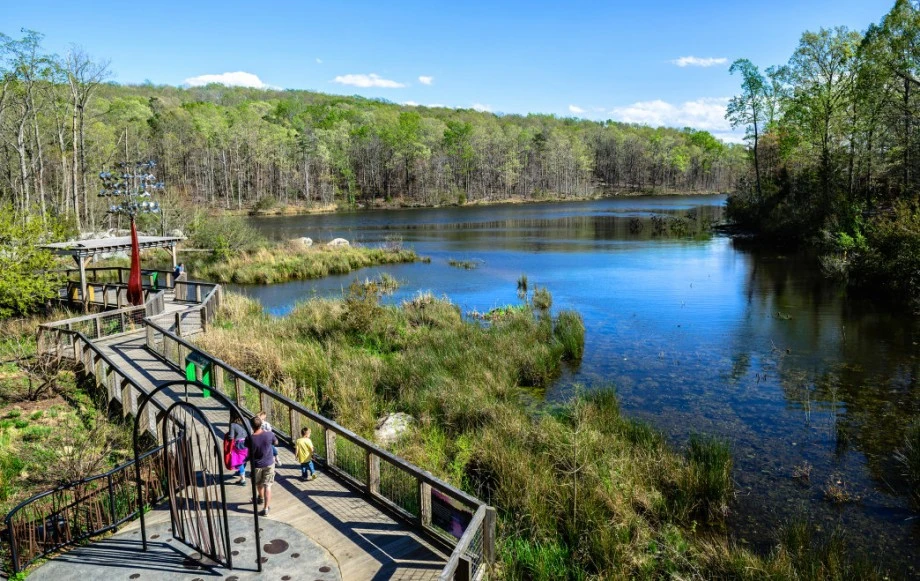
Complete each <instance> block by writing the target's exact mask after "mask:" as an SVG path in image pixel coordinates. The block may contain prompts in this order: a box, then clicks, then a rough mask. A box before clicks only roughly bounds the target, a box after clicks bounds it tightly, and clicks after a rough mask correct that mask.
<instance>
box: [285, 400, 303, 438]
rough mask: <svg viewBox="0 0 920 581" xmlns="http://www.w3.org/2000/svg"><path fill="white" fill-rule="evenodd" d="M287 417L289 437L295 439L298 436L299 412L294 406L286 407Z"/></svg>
mask: <svg viewBox="0 0 920 581" xmlns="http://www.w3.org/2000/svg"><path fill="white" fill-rule="evenodd" d="M288 418H290V420H291V439H292V440H296V439H297V438H299V437H300V414H299V413H297V411H295V410H294V408H291V407H289V408H288Z"/></svg>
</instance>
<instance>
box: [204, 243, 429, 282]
mask: <svg viewBox="0 0 920 581" xmlns="http://www.w3.org/2000/svg"><path fill="white" fill-rule="evenodd" d="M419 260H422V259H420V258H419V256H418V255H417V254H416V253H415V251H414V250H402V249H399V250H389V249H384V248H365V247H360V246H348V247H330V246H318V247H306V246H303V245H302V244H297V243H294V242H291V243H285V244H278V245H275V246H267V247H264V248H259V249H258V250H254V251H250V252H242V253H240V254H234V255H230V256H226V257H221V258H211V257H205V258H198V259H192V260H186V265H187V266H188V267H189V272H190V275H191V276H192V278H196V279H200V280H207V281H212V282H219V283H235V284H271V283H277V282H287V281H291V280H305V279H311V278H321V277H324V276H328V275H330V274H348V273H349V272H352V271H354V270H357V269H359V268H365V267H368V266H377V265H381V264H397V263H404V262H417V261H419Z"/></svg>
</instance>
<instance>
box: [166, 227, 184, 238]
mask: <svg viewBox="0 0 920 581" xmlns="http://www.w3.org/2000/svg"><path fill="white" fill-rule="evenodd" d="M169 235H170V236H175V237H176V238H185V232H183V231H182V230H179V229H178V228H176V229H175V230H170V231H169Z"/></svg>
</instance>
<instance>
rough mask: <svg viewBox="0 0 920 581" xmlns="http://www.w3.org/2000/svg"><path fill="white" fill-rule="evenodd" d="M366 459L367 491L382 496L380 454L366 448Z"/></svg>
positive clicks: (372, 494)
mask: <svg viewBox="0 0 920 581" xmlns="http://www.w3.org/2000/svg"><path fill="white" fill-rule="evenodd" d="M364 459H365V461H366V462H367V493H368V494H370V495H371V496H380V456H377V455H376V454H374V453H372V452H371V451H370V450H365V451H364Z"/></svg>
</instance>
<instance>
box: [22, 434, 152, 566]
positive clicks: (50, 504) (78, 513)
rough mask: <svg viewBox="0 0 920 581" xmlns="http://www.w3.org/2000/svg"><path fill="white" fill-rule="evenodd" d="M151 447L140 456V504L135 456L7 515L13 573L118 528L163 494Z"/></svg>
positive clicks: (24, 503)
mask: <svg viewBox="0 0 920 581" xmlns="http://www.w3.org/2000/svg"><path fill="white" fill-rule="evenodd" d="M162 449H163V446H159V447H157V448H154V449H152V450H150V451H148V452H146V453H145V454H143V455H142V456H140V458H139V459H138V462H140V469H141V480H142V482H143V484H144V486H145V488H144V502H143V503H142V504H141V505H140V506H139V505H138V501H137V499H138V497H137V484H136V481H135V472H134V460H133V459H132V460H131V461H130V462H126V463H125V464H122V465H120V466H118V467H116V468H114V469H112V470H110V471H108V472H106V473H104V474H99V475H97V476H93V477H91V478H87V479H86V480H80V481H77V482H71V483H68V484H65V485H63V486H60V487H58V488H55V489H54V490H49V491H47V492H42V493H41V494H37V495H35V496H33V497H32V498H29V499H28V500H25V501H23V502H22V503H20V504H19V505H18V506H17V507H16V508H14V509H13V510H11V511H10V512H9V514H7V515H6V530H7V534H8V535H9V539H10V559H11V568H12V571H13V573H18V572H20V571H21V570H23V569H24V568H26V567H28V566H29V565H30V564H31V563H33V562H35V561H36V560H37V559H40V558H42V557H44V556H45V555H49V554H51V553H54V552H57V551H60V550H61V549H63V548H66V547H70V546H74V545H76V544H78V543H80V542H81V541H84V540H86V539H88V538H90V537H94V536H96V535H100V534H103V533H105V532H108V531H110V530H114V529H116V528H118V526H120V525H121V524H123V523H125V522H127V521H129V520H132V519H134V518H136V517H137V516H138V515H139V514H140V511H141V510H144V509H145V507H148V506H153V505H156V504H158V503H159V502H160V501H161V500H163V499H164V498H165V497H166V487H165V483H164V481H163V478H162V472H161V468H160V462H158V459H159V456H158V454H159V452H160V451H161V450H162Z"/></svg>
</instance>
